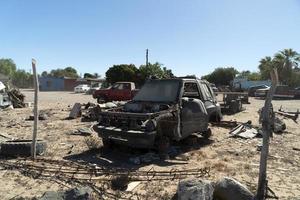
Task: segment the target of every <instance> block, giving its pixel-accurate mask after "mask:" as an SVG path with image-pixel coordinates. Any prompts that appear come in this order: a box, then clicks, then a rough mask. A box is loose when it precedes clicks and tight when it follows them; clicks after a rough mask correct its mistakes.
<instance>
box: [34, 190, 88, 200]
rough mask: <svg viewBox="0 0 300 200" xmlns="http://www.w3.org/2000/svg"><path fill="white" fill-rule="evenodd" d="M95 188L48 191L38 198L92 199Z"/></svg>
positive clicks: (60, 199) (46, 199) (57, 199)
mask: <svg viewBox="0 0 300 200" xmlns="http://www.w3.org/2000/svg"><path fill="white" fill-rule="evenodd" d="M92 192H93V190H92V189H91V188H90V187H80V188H73V189H70V190H67V191H58V192H54V191H48V192H45V193H44V194H43V196H42V197H40V198H37V199H38V200H73V199H75V200H91V199H93V196H92Z"/></svg>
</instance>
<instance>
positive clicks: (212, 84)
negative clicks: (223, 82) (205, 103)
mask: <svg viewBox="0 0 300 200" xmlns="http://www.w3.org/2000/svg"><path fill="white" fill-rule="evenodd" d="M210 87H211V88H212V90H213V91H214V93H215V95H217V93H216V92H219V90H218V88H217V87H216V85H215V84H214V83H211V84H210Z"/></svg>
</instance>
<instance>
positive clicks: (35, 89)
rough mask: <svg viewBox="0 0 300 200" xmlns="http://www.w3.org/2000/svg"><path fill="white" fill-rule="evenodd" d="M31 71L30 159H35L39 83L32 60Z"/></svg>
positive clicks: (34, 62)
mask: <svg viewBox="0 0 300 200" xmlns="http://www.w3.org/2000/svg"><path fill="white" fill-rule="evenodd" d="M31 63H32V71H33V79H34V109H33V113H34V123H33V136H32V144H31V156H32V159H34V160H35V158H36V137H37V126H38V120H39V113H38V92H39V81H38V76H37V73H36V61H35V60H34V59H32V62H31Z"/></svg>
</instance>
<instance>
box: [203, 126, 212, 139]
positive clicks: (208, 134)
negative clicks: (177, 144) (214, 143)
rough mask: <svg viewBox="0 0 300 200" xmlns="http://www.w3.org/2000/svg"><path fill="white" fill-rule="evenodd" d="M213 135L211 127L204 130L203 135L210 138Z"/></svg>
mask: <svg viewBox="0 0 300 200" xmlns="http://www.w3.org/2000/svg"><path fill="white" fill-rule="evenodd" d="M211 135H212V133H211V129H210V128H208V129H207V130H206V131H204V132H203V133H202V136H203V137H204V138H205V139H208V138H210V137H211Z"/></svg>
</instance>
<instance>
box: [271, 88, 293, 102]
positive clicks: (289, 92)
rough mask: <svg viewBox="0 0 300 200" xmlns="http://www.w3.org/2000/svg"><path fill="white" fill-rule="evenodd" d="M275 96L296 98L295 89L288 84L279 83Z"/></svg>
mask: <svg viewBox="0 0 300 200" xmlns="http://www.w3.org/2000/svg"><path fill="white" fill-rule="evenodd" d="M274 98H289V99H291V98H295V89H294V88H292V87H289V86H287V85H278V86H277V87H276V90H275V94H274Z"/></svg>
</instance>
